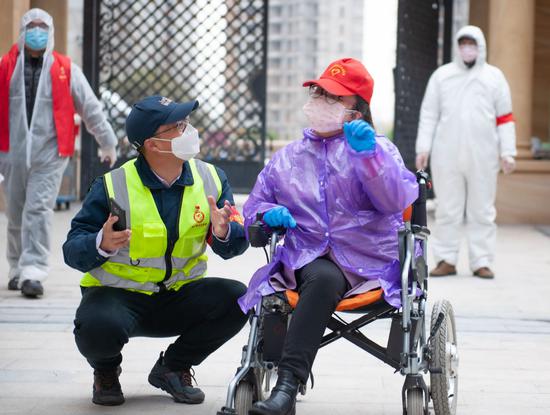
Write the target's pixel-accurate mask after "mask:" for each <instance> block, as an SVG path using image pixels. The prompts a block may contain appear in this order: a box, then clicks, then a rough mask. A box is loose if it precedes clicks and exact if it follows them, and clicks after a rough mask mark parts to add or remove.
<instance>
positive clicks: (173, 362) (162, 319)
mask: <svg viewBox="0 0 550 415" xmlns="http://www.w3.org/2000/svg"><path fill="white" fill-rule="evenodd" d="M198 105H199V104H198V102H197V101H191V102H186V103H182V104H179V103H175V102H173V101H172V100H170V99H168V98H165V97H161V96H152V97H148V98H145V99H143V100H141V101H140V102H138V103H137V104H135V105H134V106H133V108H132V111H131V112H130V114H129V116H128V119H127V120H126V133H127V135H128V139H129V141H130V143H132V145H133V146H134V147H135V148H136V149H137V150H138V152H139V156H138V157H137V159H134V160H130V161H128V162H127V163H125V164H123V165H122V166H121V167H119V168H118V169H115V170H112V171H111V172H109V173H107V174H106V175H104V176H103V177H99V178H98V179H96V181H95V182H94V183H93V184H92V186H91V188H90V190H89V192H88V194H87V196H86V199H85V200H84V203H83V205H82V209H81V210H80V212H78V214H77V215H76V216H75V218H74V219H73V221H72V223H71V230H70V231H69V234H68V236H67V241H66V242H65V244H64V245H63V253H64V256H65V262H66V263H67V264H68V265H69V266H71V267H73V268H76V269H78V270H80V271H82V272H84V273H85V274H84V276H83V277H82V280H81V281H80V286H81V289H82V300H81V302H80V306H79V307H78V310H77V311H76V318H75V328H74V335H75V340H76V344H77V346H78V349H79V350H80V352H81V353H82V355H84V357H85V358H86V359H87V360H88V362H89V363H90V365H91V366H92V367H93V368H94V383H93V398H92V401H93V402H94V403H96V404H98V405H120V404H122V403H124V395H123V394H122V390H121V386H120V383H119V379H118V378H119V375H120V372H121V368H120V364H121V362H122V355H121V350H122V347H123V346H124V345H125V344H126V343H127V342H128V340H129V338H130V337H136V336H146V337H171V336H178V338H177V339H176V341H174V343H172V344H171V345H170V346H168V348H167V349H166V351H165V352H161V353H160V357H159V358H158V360H157V362H156V363H155V365H154V367H153V369H152V370H151V373H150V374H149V383H150V384H151V385H153V386H155V387H157V388H160V389H162V390H164V391H166V392H168V393H169V394H170V395H172V396H173V397H174V400H175V401H176V402H183V403H189V404H198V403H201V402H202V401H203V400H204V393H203V392H202V391H201V390H200V389H199V388H198V387H194V386H193V384H192V380H194V377H193V373H194V372H193V370H192V368H191V367H192V366H196V365H198V364H200V363H201V362H202V361H203V360H204V359H205V358H206V357H207V356H208V355H209V354H211V353H212V352H214V351H215V350H216V349H218V348H219V347H220V346H221V345H222V344H224V343H225V342H226V341H227V340H229V339H230V338H231V337H233V336H234V335H235V334H236V333H237V332H238V331H239V330H240V329H241V328H242V326H243V325H244V323H245V322H246V316H245V315H244V314H243V313H242V312H241V311H240V309H239V306H238V305H237V298H239V297H240V296H241V295H243V294H244V292H245V286H244V285H243V284H241V283H240V282H238V281H234V280H228V279H221V278H204V277H205V275H206V262H207V256H206V255H205V250H206V245H207V244H209V245H210V246H211V247H212V250H213V251H214V252H215V253H216V254H218V255H220V256H221V257H222V258H224V259H227V258H231V257H233V256H236V255H240V254H242V253H243V252H244V251H245V250H246V249H247V247H248V242H247V240H246V237H245V232H244V228H243V221H242V217H241V216H240V214H239V213H238V211H237V210H236V209H235V207H234V202H233V194H232V191H231V188H230V186H229V183H228V181H227V177H226V175H225V173H224V172H223V171H222V170H220V169H218V168H216V167H214V166H212V165H210V164H208V163H205V162H202V161H200V160H196V159H194V158H193V157H194V156H195V155H196V154H197V153H198V152H199V137H198V133H197V130H196V129H195V128H194V127H193V126H192V125H191V124H190V123H189V114H191V112H193V111H194V110H195V109H196V108H197V107H198ZM117 213H118V216H117ZM119 216H120V217H119Z"/></svg>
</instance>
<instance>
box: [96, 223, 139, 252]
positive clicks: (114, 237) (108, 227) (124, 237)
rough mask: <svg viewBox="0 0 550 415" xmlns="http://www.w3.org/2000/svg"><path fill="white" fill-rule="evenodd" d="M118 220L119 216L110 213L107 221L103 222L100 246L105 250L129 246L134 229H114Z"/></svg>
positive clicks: (111, 250)
mask: <svg viewBox="0 0 550 415" xmlns="http://www.w3.org/2000/svg"><path fill="white" fill-rule="evenodd" d="M117 220H118V216H113V215H111V214H109V218H108V219H107V222H105V223H104V224H103V238H102V239H101V244H99V247H100V248H101V249H102V250H103V251H105V252H114V251H116V250H118V249H120V248H124V247H125V246H128V243H129V242H130V236H131V235H132V231H131V230H130V229H125V230H123V231H118V232H117V231H115V230H113V224H114V223H115V222H116V221H117Z"/></svg>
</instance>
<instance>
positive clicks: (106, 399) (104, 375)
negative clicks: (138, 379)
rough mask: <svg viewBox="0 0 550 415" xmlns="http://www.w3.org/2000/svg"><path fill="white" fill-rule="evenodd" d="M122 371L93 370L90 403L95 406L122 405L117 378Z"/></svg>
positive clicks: (117, 369)
mask: <svg viewBox="0 0 550 415" xmlns="http://www.w3.org/2000/svg"><path fill="white" fill-rule="evenodd" d="M121 372H122V369H121V368H120V366H118V367H117V368H115V369H107V370H98V369H96V370H94V387H93V397H92V402H93V403H95V404H96V405H106V406H116V405H122V404H123V403H124V395H123V394H122V388H121V386H120V382H119V380H118V377H119V376H120V373H121Z"/></svg>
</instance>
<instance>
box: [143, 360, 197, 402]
mask: <svg viewBox="0 0 550 415" xmlns="http://www.w3.org/2000/svg"><path fill="white" fill-rule="evenodd" d="M194 380H195V378H194V372H192V369H191V368H189V369H184V370H179V371H172V370H171V369H169V368H168V367H167V366H166V365H165V363H164V354H163V353H162V352H161V354H160V357H159V359H158V360H157V363H155V366H153V369H152V370H151V373H149V383H150V384H151V385H153V386H154V387H155V388H159V389H162V390H163V391H165V392H168V393H169V394H170V395H172V396H173V397H174V400H175V401H176V402H180V403H190V404H197V403H202V402H203V401H204V392H203V391H201V390H200V389H199V388H194V387H193V383H192V382H193V381H194ZM195 383H197V382H196V381H195Z"/></svg>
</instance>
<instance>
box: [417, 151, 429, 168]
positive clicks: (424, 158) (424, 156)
mask: <svg viewBox="0 0 550 415" xmlns="http://www.w3.org/2000/svg"><path fill="white" fill-rule="evenodd" d="M429 157H430V153H418V154H417V155H416V169H417V170H426V167H428V158H429Z"/></svg>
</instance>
